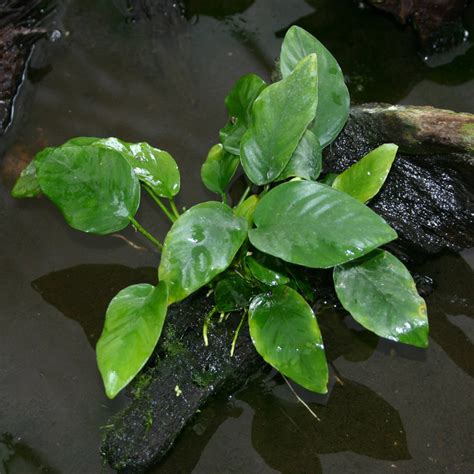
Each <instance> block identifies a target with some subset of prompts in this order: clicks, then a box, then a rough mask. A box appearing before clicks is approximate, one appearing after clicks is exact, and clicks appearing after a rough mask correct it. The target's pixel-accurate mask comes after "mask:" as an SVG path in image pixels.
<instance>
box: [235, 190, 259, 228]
mask: <svg viewBox="0 0 474 474" xmlns="http://www.w3.org/2000/svg"><path fill="white" fill-rule="evenodd" d="M258 201H259V197H258V196H257V195H256V194H252V196H249V197H248V198H247V199H246V200H245V201H243V202H241V203H240V204H239V205H238V206H237V207H236V208H234V214H235V215H236V216H239V217H244V218H245V219H247V222H248V225H249V227H250V226H251V225H252V223H253V213H254V212H255V208H256V207H257V204H258Z"/></svg>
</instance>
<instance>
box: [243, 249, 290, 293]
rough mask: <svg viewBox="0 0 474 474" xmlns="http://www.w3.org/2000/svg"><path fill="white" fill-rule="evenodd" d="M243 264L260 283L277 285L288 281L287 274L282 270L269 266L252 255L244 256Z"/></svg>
mask: <svg viewBox="0 0 474 474" xmlns="http://www.w3.org/2000/svg"><path fill="white" fill-rule="evenodd" d="M245 264H246V265H247V268H248V269H249V270H250V273H251V274H252V276H253V277H254V278H255V279H256V280H258V281H259V282H261V283H264V284H265V285H268V286H278V285H286V284H287V283H289V282H290V279H289V278H288V276H287V275H285V274H284V273H283V272H279V271H276V270H273V269H272V268H269V267H268V266H266V265H265V263H262V262H260V261H258V260H256V259H255V258H253V257H250V256H248V257H246V258H245Z"/></svg>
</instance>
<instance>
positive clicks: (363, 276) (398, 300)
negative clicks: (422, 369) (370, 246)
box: [334, 250, 428, 347]
mask: <svg viewBox="0 0 474 474" xmlns="http://www.w3.org/2000/svg"><path fill="white" fill-rule="evenodd" d="M334 283H335V287H336V292H337V296H338V297H339V300H340V301H341V303H342V305H343V306H344V308H345V309H346V310H347V311H349V312H350V313H351V315H352V317H353V318H354V319H355V320H356V321H357V322H359V323H360V324H361V325H362V326H364V327H365V328H367V329H369V330H370V331H373V332H374V333H375V334H377V335H379V336H381V337H385V338H387V339H391V340H393V341H400V342H404V343H405V344H411V345H413V346H417V347H427V345H428V318H427V314H426V304H425V301H424V300H423V298H422V297H421V296H420V295H419V294H418V292H417V290H416V286H415V282H414V281H413V278H412V277H411V275H410V273H409V271H408V270H407V269H406V267H405V266H404V265H403V263H402V262H400V260H398V259H397V258H396V257H394V256H393V255H391V254H390V253H389V252H387V251H385V250H376V251H375V252H373V253H371V254H370V255H367V256H366V257H364V258H363V259H360V260H356V261H354V262H350V263H347V264H345V265H341V266H338V267H336V268H335V269H334Z"/></svg>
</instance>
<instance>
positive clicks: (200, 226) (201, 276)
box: [159, 202, 247, 303]
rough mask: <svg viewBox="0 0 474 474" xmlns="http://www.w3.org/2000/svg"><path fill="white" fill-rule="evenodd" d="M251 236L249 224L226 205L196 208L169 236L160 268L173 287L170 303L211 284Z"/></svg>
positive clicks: (205, 205)
mask: <svg viewBox="0 0 474 474" xmlns="http://www.w3.org/2000/svg"><path fill="white" fill-rule="evenodd" d="M246 235H247V221H246V220H245V219H244V218H242V217H238V216H235V215H234V213H233V212H232V209H231V208H230V207H229V206H227V205H226V204H222V203H218V202H205V203H202V204H198V205H197V206H194V207H192V208H191V209H189V210H188V211H186V212H185V213H184V214H182V215H181V216H180V217H179V219H178V220H177V221H176V222H175V223H174V224H173V227H172V228H171V230H170V231H169V233H168V235H167V236H166V239H165V242H164V246H163V252H162V257H161V263H160V268H159V278H160V280H163V281H167V282H168V285H169V293H170V295H169V299H170V303H173V302H175V301H180V300H182V299H183V298H185V297H186V296H188V295H190V294H191V293H193V292H194V291H196V290H197V289H199V288H201V287H202V286H204V285H205V284H206V283H209V282H210V281H211V280H212V279H213V278H214V277H215V276H216V275H218V274H219V273H221V272H223V271H224V270H225V269H226V268H227V267H228V266H229V265H230V264H231V262H232V260H233V259H234V257H235V255H236V253H237V251H238V250H239V248H240V247H241V245H242V244H243V242H244V240H245V238H246Z"/></svg>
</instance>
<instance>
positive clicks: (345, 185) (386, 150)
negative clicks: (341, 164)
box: [332, 143, 398, 202]
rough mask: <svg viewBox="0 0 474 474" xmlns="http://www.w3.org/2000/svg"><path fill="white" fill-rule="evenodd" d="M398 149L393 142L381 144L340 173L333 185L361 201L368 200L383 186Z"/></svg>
mask: <svg viewBox="0 0 474 474" xmlns="http://www.w3.org/2000/svg"><path fill="white" fill-rule="evenodd" d="M397 150H398V146H397V145H394V144H393V143H386V144H385V145H381V146H379V147H378V148H376V149H375V150H372V151H371V152H370V153H368V154H367V155H365V156H364V157H363V158H362V159H361V160H359V161H358V162H357V163H355V164H353V165H352V166H351V167H350V168H348V169H346V170H345V171H344V172H343V173H341V174H340V175H338V176H337V177H336V179H335V180H334V182H333V183H332V187H333V188H335V189H339V191H344V192H345V193H347V194H350V195H351V196H352V197H354V198H356V199H357V200H359V201H362V202H367V201H368V200H369V199H372V198H373V197H374V196H375V195H376V194H377V193H378V192H379V191H380V188H381V187H382V186H383V183H384V182H385V179H386V178H387V175H388V173H389V171H390V168H391V167H392V163H393V161H394V160H395V157H396V156H397Z"/></svg>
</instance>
